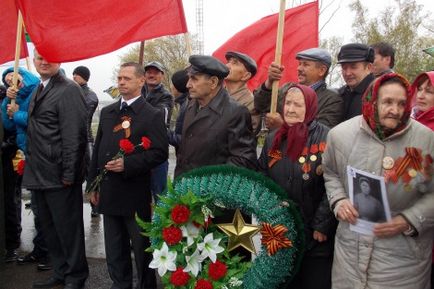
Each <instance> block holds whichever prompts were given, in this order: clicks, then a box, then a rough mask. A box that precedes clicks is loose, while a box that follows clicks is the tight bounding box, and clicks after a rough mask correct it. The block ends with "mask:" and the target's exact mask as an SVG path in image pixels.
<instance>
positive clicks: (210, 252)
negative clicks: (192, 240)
mask: <svg viewBox="0 0 434 289" xmlns="http://www.w3.org/2000/svg"><path fill="white" fill-rule="evenodd" d="M220 241H221V239H215V240H214V236H213V234H212V233H209V234H208V235H206V236H205V239H204V240H203V243H199V244H197V248H198V249H199V250H200V251H201V252H202V253H201V256H202V258H203V259H204V260H205V259H206V258H207V257H209V258H210V259H211V261H212V262H213V263H215V261H216V260H217V254H219V253H221V252H223V251H224V250H225V249H224V248H223V247H220V246H219V243H220Z"/></svg>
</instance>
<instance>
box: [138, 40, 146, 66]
mask: <svg viewBox="0 0 434 289" xmlns="http://www.w3.org/2000/svg"><path fill="white" fill-rule="evenodd" d="M144 52H145V41H140V51H139V64H140V66H143V53H144Z"/></svg>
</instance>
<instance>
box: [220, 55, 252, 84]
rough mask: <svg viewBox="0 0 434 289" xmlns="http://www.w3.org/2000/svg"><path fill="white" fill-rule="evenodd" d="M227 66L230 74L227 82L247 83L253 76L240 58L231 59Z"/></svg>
mask: <svg viewBox="0 0 434 289" xmlns="http://www.w3.org/2000/svg"><path fill="white" fill-rule="evenodd" d="M226 66H227V67H228V68H229V74H228V76H226V78H225V80H226V81H233V82H239V81H247V80H249V79H250V77H251V76H252V74H251V73H250V72H248V71H247V69H246V67H245V66H244V64H243V63H242V62H241V61H240V60H239V59H238V58H235V57H231V58H229V60H228V62H227V63H226Z"/></svg>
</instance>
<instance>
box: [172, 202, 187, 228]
mask: <svg viewBox="0 0 434 289" xmlns="http://www.w3.org/2000/svg"><path fill="white" fill-rule="evenodd" d="M188 218H190V210H189V209H188V207H187V206H184V205H176V206H175V207H173V209H172V220H173V221H174V222H175V223H176V224H183V223H185V222H187V221H188Z"/></svg>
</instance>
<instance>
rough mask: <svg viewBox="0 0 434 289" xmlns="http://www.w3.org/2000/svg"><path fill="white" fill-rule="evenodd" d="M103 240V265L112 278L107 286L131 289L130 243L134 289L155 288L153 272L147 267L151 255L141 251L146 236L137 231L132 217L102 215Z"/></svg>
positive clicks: (143, 248)
mask: <svg viewBox="0 0 434 289" xmlns="http://www.w3.org/2000/svg"><path fill="white" fill-rule="evenodd" d="M104 242H105V251H106V259H107V267H108V271H109V274H110V278H111V279H112V281H113V285H112V287H111V289H131V288H133V269H132V261H131V245H132V247H133V251H134V259H135V263H136V268H137V278H138V281H137V286H136V288H137V289H156V288H157V283H156V282H157V281H156V278H155V271H154V270H153V269H150V268H149V267H148V266H149V263H150V262H151V260H152V255H151V254H150V253H147V252H145V249H146V248H147V247H148V246H149V245H150V243H149V238H147V237H145V236H142V235H141V234H140V227H139V226H138V225H137V223H136V220H135V218H134V217H125V216H112V215H104Z"/></svg>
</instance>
